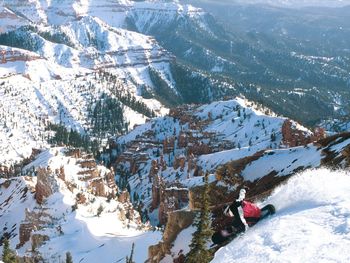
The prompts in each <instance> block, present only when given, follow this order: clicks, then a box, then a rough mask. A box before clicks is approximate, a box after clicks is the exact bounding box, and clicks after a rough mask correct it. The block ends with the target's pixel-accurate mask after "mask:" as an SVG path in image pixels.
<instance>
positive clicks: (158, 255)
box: [147, 211, 196, 263]
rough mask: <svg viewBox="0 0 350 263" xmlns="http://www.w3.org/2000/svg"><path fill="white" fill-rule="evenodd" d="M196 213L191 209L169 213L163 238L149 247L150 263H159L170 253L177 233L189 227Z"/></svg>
mask: <svg viewBox="0 0 350 263" xmlns="http://www.w3.org/2000/svg"><path fill="white" fill-rule="evenodd" d="M195 215H196V214H195V213H194V212H191V211H175V212H171V213H170V214H169V218H168V223H167V225H166V227H165V230H164V234H163V240H162V241H161V242H159V243H158V244H157V245H154V246H150V247H149V249H148V256H149V259H148V261H147V262H149V263H158V262H160V261H161V260H162V258H164V257H165V255H166V254H168V253H170V248H171V245H172V243H173V242H174V241H175V239H176V237H177V235H178V234H179V233H180V232H181V231H182V230H183V229H185V228H187V227H189V226H190V225H191V224H192V223H193V220H194V218H195Z"/></svg>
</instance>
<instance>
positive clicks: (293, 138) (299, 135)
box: [282, 120, 325, 147]
mask: <svg viewBox="0 0 350 263" xmlns="http://www.w3.org/2000/svg"><path fill="white" fill-rule="evenodd" d="M282 136H283V139H282V143H283V144H284V145H286V146H288V147H295V146H300V145H306V144H308V143H311V142H313V141H317V140H320V139H323V138H324V137H325V131H324V129H322V128H317V129H315V132H314V133H313V134H312V133H310V132H307V131H305V130H301V129H298V127H297V124H296V123H295V122H293V121H291V120H285V121H284V123H283V125H282Z"/></svg>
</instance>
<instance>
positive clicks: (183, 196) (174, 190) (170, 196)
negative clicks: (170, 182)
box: [158, 187, 189, 225]
mask: <svg viewBox="0 0 350 263" xmlns="http://www.w3.org/2000/svg"><path fill="white" fill-rule="evenodd" d="M160 198H161V201H160V205H159V214H158V217H159V223H160V224H162V225H163V224H165V223H167V220H168V216H169V213H171V212H173V211H175V210H178V209H181V208H183V207H184V206H186V205H187V204H188V199H189V198H188V189H187V188H179V187H169V188H166V189H164V190H163V191H161V196H160Z"/></svg>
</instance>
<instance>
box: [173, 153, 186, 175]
mask: <svg viewBox="0 0 350 263" xmlns="http://www.w3.org/2000/svg"><path fill="white" fill-rule="evenodd" d="M185 164H186V157H185V156H179V157H177V156H175V159H174V164H173V168H174V169H175V170H177V169H178V168H180V169H181V172H183V171H184V169H185Z"/></svg>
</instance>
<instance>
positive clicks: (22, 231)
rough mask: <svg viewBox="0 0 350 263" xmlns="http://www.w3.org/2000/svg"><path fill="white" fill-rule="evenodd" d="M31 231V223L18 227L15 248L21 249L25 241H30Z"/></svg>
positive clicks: (32, 225)
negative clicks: (17, 238)
mask: <svg viewBox="0 0 350 263" xmlns="http://www.w3.org/2000/svg"><path fill="white" fill-rule="evenodd" d="M33 230H34V224H33V223H29V222H28V223H23V224H21V225H20V226H19V244H18V245H17V246H16V247H17V248H20V247H22V246H23V245H24V244H25V243H26V242H27V241H29V240H30V236H31V233H32V231H33Z"/></svg>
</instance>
